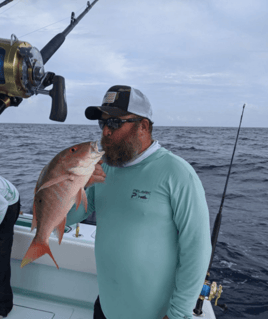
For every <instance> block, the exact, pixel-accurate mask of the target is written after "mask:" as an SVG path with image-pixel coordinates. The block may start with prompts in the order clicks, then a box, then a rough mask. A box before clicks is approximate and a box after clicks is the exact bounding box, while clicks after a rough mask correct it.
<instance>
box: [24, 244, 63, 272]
mask: <svg viewBox="0 0 268 319" xmlns="http://www.w3.org/2000/svg"><path fill="white" fill-rule="evenodd" d="M45 254H49V256H50V257H51V258H52V259H53V261H54V263H55V265H56V266H57V268H58V269H59V266H58V264H57V263H56V260H55V259H54V257H53V255H52V252H51V250H50V248H49V245H48V244H47V243H41V242H38V241H37V239H36V238H34V239H33V241H32V243H31V245H30V247H29V249H28V250H27V252H26V254H25V256H24V258H23V259H22V262H21V265H20V267H21V268H23V267H24V266H26V265H27V264H29V263H31V262H32V261H34V260H35V259H37V258H39V257H42V256H43V255H45Z"/></svg>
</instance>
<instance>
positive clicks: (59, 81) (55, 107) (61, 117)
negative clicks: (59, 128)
mask: <svg viewBox="0 0 268 319" xmlns="http://www.w3.org/2000/svg"><path fill="white" fill-rule="evenodd" d="M49 95H50V96H51V98H52V107H51V113H50V116H49V119H50V120H52V121H58V122H64V121H65V120H66V117H67V103H66V94H65V80H64V77H62V76H59V75H55V76H54V79H53V88H52V90H50V91H49Z"/></svg>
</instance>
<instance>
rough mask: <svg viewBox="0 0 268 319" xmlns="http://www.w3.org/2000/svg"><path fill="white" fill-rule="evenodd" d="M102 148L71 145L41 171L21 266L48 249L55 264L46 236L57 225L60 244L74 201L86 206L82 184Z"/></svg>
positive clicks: (100, 153)
mask: <svg viewBox="0 0 268 319" xmlns="http://www.w3.org/2000/svg"><path fill="white" fill-rule="evenodd" d="M103 154H104V152H99V151H98V147H97V142H86V143H81V144H77V145H74V146H71V147H69V148H67V149H65V150H63V151H61V152H60V153H59V154H57V155H56V156H55V157H54V158H53V159H52V160H51V161H50V162H49V163H48V164H47V165H46V166H45V167H44V168H43V170H42V171H41V173H40V176H39V178H38V181H37V184H36V187H35V197H34V204H33V221H32V228H31V231H32V230H33V229H34V228H37V231H36V235H35V237H34V239H33V241H32V243H31V245H30V247H29V249H28V251H27V253H26V254H25V256H24V258H23V260H22V263H21V268H22V267H24V266H25V265H27V264H28V263H30V262H32V261H33V260H35V259H37V258H39V257H41V256H43V255H44V254H46V253H48V254H49V255H50V257H51V258H52V259H53V261H54V262H55V264H56V266H57V267H58V268H59V266H58V265H57V263H56V261H55V259H54V257H53V255H52V253H51V250H50V248H49V236H50V234H51V232H52V231H53V230H54V229H55V228H56V234H57V236H58V239H59V244H60V243H61V241H62V237H63V234H64V228H65V224H66V216H67V214H68V212H69V210H70V209H71V208H72V206H73V204H74V203H76V209H77V208H78V207H79V205H80V204H81V202H82V203H83V205H84V207H85V210H87V197H86V194H85V191H84V187H85V185H86V184H87V182H88V180H89V178H90V177H91V175H92V173H93V172H94V169H95V165H96V164H97V163H98V162H99V161H100V159H101V157H102V155H103Z"/></svg>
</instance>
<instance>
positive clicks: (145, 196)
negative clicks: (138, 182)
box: [131, 189, 151, 202]
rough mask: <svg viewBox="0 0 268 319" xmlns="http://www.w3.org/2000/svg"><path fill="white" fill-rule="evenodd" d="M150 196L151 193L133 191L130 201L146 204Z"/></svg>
mask: <svg viewBox="0 0 268 319" xmlns="http://www.w3.org/2000/svg"><path fill="white" fill-rule="evenodd" d="M150 196H151V192H148V191H140V190H138V189H133V191H132V195H131V199H138V200H140V201H142V202H147V201H148V200H149V198H150Z"/></svg>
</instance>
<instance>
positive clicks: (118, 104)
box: [85, 85, 153, 121]
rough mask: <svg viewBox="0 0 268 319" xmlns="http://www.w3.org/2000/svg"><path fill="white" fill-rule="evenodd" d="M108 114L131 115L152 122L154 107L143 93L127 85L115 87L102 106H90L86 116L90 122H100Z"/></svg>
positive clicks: (107, 93)
mask: <svg viewBox="0 0 268 319" xmlns="http://www.w3.org/2000/svg"><path fill="white" fill-rule="evenodd" d="M102 112H103V113H106V114H108V115H111V116H116V117H118V116H123V115H129V114H130V113H132V114H136V115H140V116H142V117H146V118H148V119H149V120H150V121H152V116H153V112H152V107H151V104H150V102H149V100H148V98H147V97H146V96H145V95H144V94H143V93H141V91H139V90H137V89H134V88H133V87H130V86H126V85H114V86H112V87H111V88H110V89H109V90H108V91H107V92H106V94H105V95H104V98H103V101H102V105H101V106H89V107H88V108H86V110H85V116H86V118H88V119H89V120H98V119H100V118H101V115H102Z"/></svg>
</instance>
